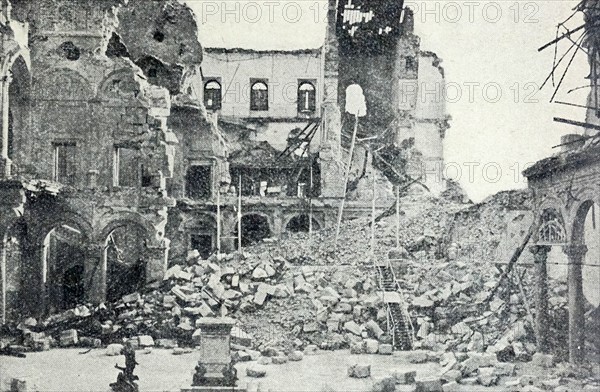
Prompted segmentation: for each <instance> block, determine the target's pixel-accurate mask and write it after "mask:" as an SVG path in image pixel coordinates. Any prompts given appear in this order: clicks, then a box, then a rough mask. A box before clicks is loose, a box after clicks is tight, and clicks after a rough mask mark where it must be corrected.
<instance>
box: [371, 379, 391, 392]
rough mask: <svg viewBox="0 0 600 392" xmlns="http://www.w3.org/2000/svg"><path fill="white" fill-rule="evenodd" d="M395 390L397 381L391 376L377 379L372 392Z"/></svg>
mask: <svg viewBox="0 0 600 392" xmlns="http://www.w3.org/2000/svg"><path fill="white" fill-rule="evenodd" d="M395 390H396V382H395V380H394V377H391V376H387V377H382V378H378V379H375V380H374V382H373V387H372V388H371V391H372V392H394V391H395Z"/></svg>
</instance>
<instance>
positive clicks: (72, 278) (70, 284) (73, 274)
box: [63, 264, 85, 309]
mask: <svg viewBox="0 0 600 392" xmlns="http://www.w3.org/2000/svg"><path fill="white" fill-rule="evenodd" d="M84 294H85V291H84V287H83V265H81V264H78V265H74V266H73V267H71V268H69V269H68V270H66V271H65V273H64V274H63V308H65V309H71V308H74V307H75V306H77V305H79V304H82V303H83V302H84Z"/></svg>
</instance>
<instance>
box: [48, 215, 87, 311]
mask: <svg viewBox="0 0 600 392" xmlns="http://www.w3.org/2000/svg"><path fill="white" fill-rule="evenodd" d="M84 262H85V236H84V235H83V233H82V232H81V230H80V229H79V228H78V227H77V226H76V225H71V224H69V223H66V224H62V225H59V226H56V227H54V228H52V229H51V230H50V231H49V232H48V234H46V236H45V238H44V243H43V267H42V281H43V283H44V285H45V287H46V292H47V307H46V310H47V311H49V312H50V313H55V312H57V311H61V310H65V309H70V308H73V307H74V306H76V305H78V304H82V303H84V302H85V290H84V287H85V281H84V274H83V271H84Z"/></svg>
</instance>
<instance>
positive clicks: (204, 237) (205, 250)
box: [190, 234, 213, 260]
mask: <svg viewBox="0 0 600 392" xmlns="http://www.w3.org/2000/svg"><path fill="white" fill-rule="evenodd" d="M190 248H191V249H196V250H197V251H198V252H200V257H202V258H203V259H204V260H206V259H208V257H209V256H210V255H211V253H212V251H213V238H212V235H210V234H192V235H190Z"/></svg>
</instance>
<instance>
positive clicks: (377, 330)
mask: <svg viewBox="0 0 600 392" xmlns="http://www.w3.org/2000/svg"><path fill="white" fill-rule="evenodd" d="M365 328H366V329H367V330H368V331H369V332H371V333H372V334H373V336H374V337H375V338H376V339H380V338H381V336H382V335H383V334H384V332H383V329H381V327H380V326H379V324H377V321H375V320H369V321H367V322H366V323H365Z"/></svg>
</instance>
